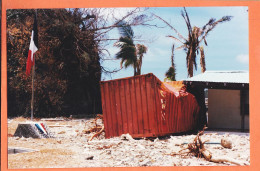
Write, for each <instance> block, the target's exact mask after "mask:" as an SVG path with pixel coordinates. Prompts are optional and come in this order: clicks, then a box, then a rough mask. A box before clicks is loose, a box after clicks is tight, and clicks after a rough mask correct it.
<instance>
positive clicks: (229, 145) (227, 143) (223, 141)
mask: <svg viewBox="0 0 260 171" xmlns="http://www.w3.org/2000/svg"><path fill="white" fill-rule="evenodd" d="M221 145H222V147H224V148H229V149H231V148H232V142H231V141H230V140H227V139H224V138H222V139H221Z"/></svg>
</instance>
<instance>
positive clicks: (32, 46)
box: [26, 15, 38, 77]
mask: <svg viewBox="0 0 260 171" xmlns="http://www.w3.org/2000/svg"><path fill="white" fill-rule="evenodd" d="M37 50H38V29H37V19H36V15H35V18H34V24H33V30H32V36H31V42H30V47H29V52H28V58H27V65H26V76H27V77H28V76H29V75H30V72H31V68H32V66H33V65H34V61H35V59H34V54H35V52H36V51H37Z"/></svg>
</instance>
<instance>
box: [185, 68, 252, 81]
mask: <svg viewBox="0 0 260 171" xmlns="http://www.w3.org/2000/svg"><path fill="white" fill-rule="evenodd" d="M183 81H192V82H193V81H196V82H215V83H249V72H248V71H206V72H204V73H202V74H199V75H196V76H193V77H191V78H187V79H184V80H183Z"/></svg>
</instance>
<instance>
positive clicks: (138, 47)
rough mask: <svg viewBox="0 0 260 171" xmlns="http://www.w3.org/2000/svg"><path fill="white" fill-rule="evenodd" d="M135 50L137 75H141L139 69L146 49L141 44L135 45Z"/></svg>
mask: <svg viewBox="0 0 260 171" xmlns="http://www.w3.org/2000/svg"><path fill="white" fill-rule="evenodd" d="M136 50H137V68H136V69H137V75H140V74H141V68H142V64H143V56H144V54H145V53H146V52H147V47H146V46H144V45H141V44H137V45H136Z"/></svg>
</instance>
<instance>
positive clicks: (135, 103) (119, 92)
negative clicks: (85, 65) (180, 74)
mask: <svg viewBox="0 0 260 171" xmlns="http://www.w3.org/2000/svg"><path fill="white" fill-rule="evenodd" d="M177 84H178V88H177V89H176V88H174V86H173V85H174V84H173V83H162V82H161V81H160V80H159V79H158V78H157V77H155V76H154V75H153V74H146V75H140V76H135V77H128V78H123V79H116V80H110V81H101V82H100V87H101V96H102V109H103V118H104V126H105V135H106V138H110V137H115V136H120V135H122V134H126V133H129V134H130V135H131V136H132V137H134V138H140V137H157V136H164V135H168V134H172V133H180V132H186V131H190V130H192V129H194V128H196V126H197V119H198V113H199V106H198V103H197V101H196V99H195V97H194V96H193V95H192V94H190V93H188V92H186V91H185V89H181V88H180V83H177Z"/></svg>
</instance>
